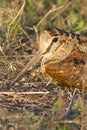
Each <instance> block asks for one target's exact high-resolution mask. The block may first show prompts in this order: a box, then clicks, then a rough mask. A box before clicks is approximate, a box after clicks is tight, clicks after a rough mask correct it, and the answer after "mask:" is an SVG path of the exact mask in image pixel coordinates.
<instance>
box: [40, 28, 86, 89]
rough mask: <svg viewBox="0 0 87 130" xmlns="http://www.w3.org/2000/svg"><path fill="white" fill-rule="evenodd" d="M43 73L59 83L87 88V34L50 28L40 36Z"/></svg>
mask: <svg viewBox="0 0 87 130" xmlns="http://www.w3.org/2000/svg"><path fill="white" fill-rule="evenodd" d="M39 47H40V51H41V54H42V55H43V59H42V63H41V66H42V70H43V73H44V74H46V75H49V76H50V77H52V78H53V79H54V80H56V81H57V82H58V83H59V84H62V85H65V86H68V87H72V88H79V89H81V88H82V86H83V81H84V87H86V89H87V85H86V83H87V67H86V66H87V65H86V64H87V35H78V34H74V33H68V32H65V31H63V30H61V29H57V28H48V29H46V30H44V31H43V32H42V34H41V36H40V43H39Z"/></svg>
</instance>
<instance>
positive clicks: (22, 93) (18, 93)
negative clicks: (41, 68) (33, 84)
mask: <svg viewBox="0 0 87 130" xmlns="http://www.w3.org/2000/svg"><path fill="white" fill-rule="evenodd" d="M48 93H49V91H46V92H43V91H41V92H0V95H3V94H4V95H14V96H15V95H28V94H30V95H35V94H48Z"/></svg>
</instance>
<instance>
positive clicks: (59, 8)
mask: <svg viewBox="0 0 87 130" xmlns="http://www.w3.org/2000/svg"><path fill="white" fill-rule="evenodd" d="M70 5H71V2H68V3H67V4H66V2H65V5H63V6H58V7H53V8H52V9H51V10H49V11H48V12H47V14H46V15H45V16H44V17H43V18H42V19H41V20H40V21H39V22H38V24H37V25H36V27H37V28H38V26H39V25H40V24H41V23H42V22H43V21H44V20H45V19H46V18H47V17H48V16H49V15H50V14H51V13H53V12H55V11H57V10H59V12H58V13H59V14H61V13H63V12H64V11H65V10H66V9H67V8H68V7H69V6H70Z"/></svg>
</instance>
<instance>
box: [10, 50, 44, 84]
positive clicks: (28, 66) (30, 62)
mask: <svg viewBox="0 0 87 130" xmlns="http://www.w3.org/2000/svg"><path fill="white" fill-rule="evenodd" d="M41 58H42V55H41V53H40V51H38V52H37V53H36V55H34V56H33V57H32V59H31V60H30V61H29V62H28V63H27V64H26V65H25V67H24V69H23V70H22V71H21V72H20V73H19V74H18V75H17V77H16V78H15V79H14V80H13V82H12V83H11V86H12V85H13V84H14V83H15V82H16V81H17V80H18V79H19V78H20V77H21V76H22V75H23V74H24V73H25V72H26V71H27V70H28V69H30V68H31V67H32V66H33V65H34V64H36V63H37V62H38V61H39V60H40V59H41Z"/></svg>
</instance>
